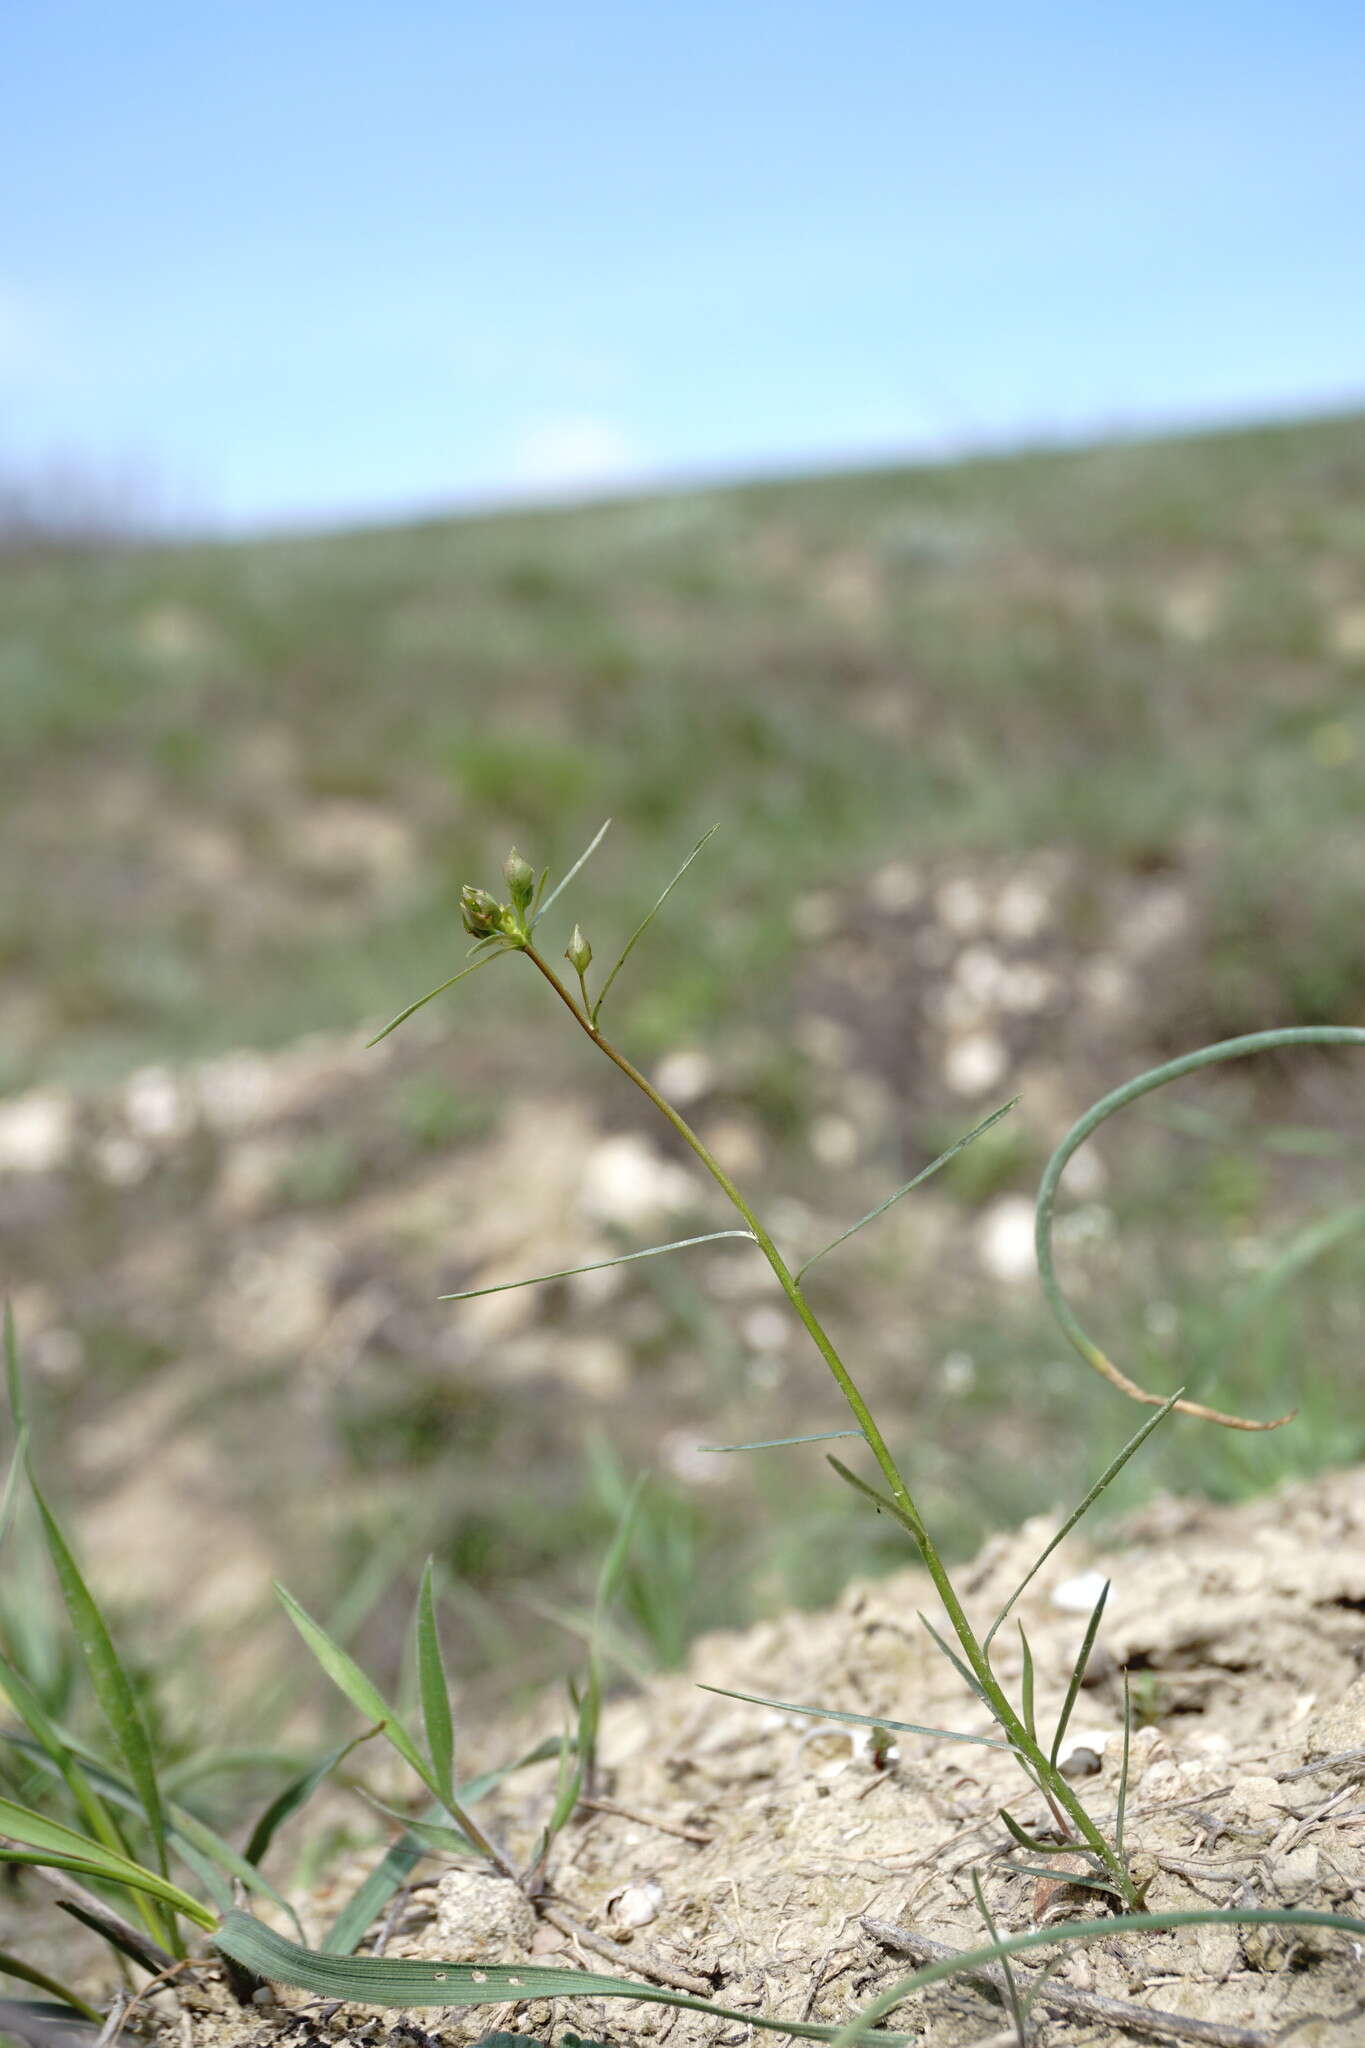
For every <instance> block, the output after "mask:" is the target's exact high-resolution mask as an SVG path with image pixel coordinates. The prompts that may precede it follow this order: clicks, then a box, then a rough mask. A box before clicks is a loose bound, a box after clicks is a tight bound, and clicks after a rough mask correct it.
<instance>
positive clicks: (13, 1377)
mask: <svg viewBox="0 0 1365 2048" xmlns="http://www.w3.org/2000/svg"><path fill="white" fill-rule="evenodd" d="M3 1323H4V1345H5V1392H6V1394H7V1396H8V1398H9V1412H10V1420H11V1421H12V1422H13V1424H14V1433H15V1435H16V1436H22V1435H23V1434H24V1431H25V1429H26V1428H27V1427H28V1418H27V1415H26V1414H25V1411H24V1389H23V1385H22V1383H21V1381H20V1378H19V1346H18V1343H17V1341H16V1339H15V1335H14V1307H13V1304H12V1303H11V1302H10V1301H8V1300H6V1302H5V1312H4V1317H3Z"/></svg>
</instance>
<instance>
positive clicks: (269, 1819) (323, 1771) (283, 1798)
mask: <svg viewBox="0 0 1365 2048" xmlns="http://www.w3.org/2000/svg"><path fill="white" fill-rule="evenodd" d="M378 1733H379V1730H378V1728H367V1729H366V1730H365V1732H364V1734H363V1735H353V1736H352V1737H351V1740H350V1741H349V1742H343V1743H341V1744H340V1745H339V1746H338V1747H337V1748H336V1749H329V1750H328V1751H327V1752H326V1754H325V1755H324V1756H320V1757H319V1758H318V1760H317V1762H316V1763H314V1764H310V1765H309V1767H308V1769H307V1770H306V1771H301V1772H300V1773H299V1775H298V1777H296V1778H293V1779H291V1780H290V1782H289V1784H287V1785H286V1786H285V1787H284V1790H283V1791H282V1792H277V1793H276V1795H275V1797H274V1798H273V1799H272V1800H271V1802H270V1804H269V1806H267V1807H266V1809H265V1811H264V1813H263V1814H262V1815H261V1817H260V1819H259V1820H258V1821H257V1822H256V1825H255V1827H254V1828H253V1829H252V1830H251V1834H250V1836H249V1837H248V1840H247V1845H246V1848H245V1849H244V1850H243V1852H242V1854H243V1856H244V1858H245V1860H246V1861H247V1862H248V1863H250V1864H257V1863H259V1862H260V1861H261V1859H262V1857H263V1856H264V1855H265V1853H266V1850H267V1849H268V1848H269V1847H270V1844H271V1843H272V1842H273V1841H274V1839H275V1834H276V1831H277V1829H279V1828H281V1827H282V1826H283V1825H284V1823H285V1821H287V1820H288V1819H289V1818H290V1816H291V1815H292V1814H295V1813H297V1812H298V1810H299V1808H300V1807H301V1806H304V1805H306V1804H307V1802H308V1801H309V1800H310V1799H311V1798H312V1796H313V1794H314V1793H315V1792H316V1791H317V1789H318V1786H319V1785H320V1784H321V1783H322V1781H323V1779H324V1778H328V1777H330V1776H331V1774H332V1772H333V1771H334V1770H335V1769H336V1768H337V1766H338V1765H339V1764H341V1763H344V1761H345V1760H346V1758H347V1757H348V1756H349V1755H350V1754H351V1751H352V1750H353V1749H357V1748H358V1747H359V1746H360V1744H361V1743H362V1742H372V1741H373V1740H374V1738H375V1736H376V1735H377V1734H378Z"/></svg>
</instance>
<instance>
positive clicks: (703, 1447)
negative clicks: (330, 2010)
mask: <svg viewBox="0 0 1365 2048" xmlns="http://www.w3.org/2000/svg"><path fill="white" fill-rule="evenodd" d="M861 1435H862V1431H861V1430H860V1429H822V1430H818V1431H817V1432H816V1434H815V1435H814V1436H773V1437H766V1438H765V1439H764V1440H763V1441H762V1442H761V1443H756V1444H698V1445H697V1449H698V1450H699V1451H708V1452H711V1453H713V1454H714V1455H715V1456H717V1457H719V1456H720V1455H721V1454H722V1453H723V1452H727V1451H781V1450H785V1448H786V1447H787V1445H788V1444H828V1443H833V1442H834V1440H835V1438H836V1437H841V1436H861Z"/></svg>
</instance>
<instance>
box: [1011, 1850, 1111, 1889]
mask: <svg viewBox="0 0 1365 2048" xmlns="http://www.w3.org/2000/svg"><path fill="white" fill-rule="evenodd" d="M1021 1839H1022V1837H1021ZM1024 1846H1025V1848H1030V1847H1031V1848H1034V1849H1046V1850H1049V1851H1052V1850H1055V1849H1056V1847H1057V1844H1056V1843H1055V1842H1033V1843H1028V1842H1025V1844H1024ZM1005 1868H1006V1869H1007V1870H1012V1871H1013V1872H1014V1873H1015V1875H1016V1876H1017V1877H1047V1878H1051V1879H1052V1881H1053V1883H1054V1884H1055V1883H1057V1881H1058V1880H1059V1879H1060V1881H1061V1882H1062V1883H1063V1884H1068V1885H1071V1884H1074V1885H1075V1886H1076V1887H1077V1889H1078V1890H1080V1891H1083V1892H1105V1893H1106V1894H1107V1895H1108V1896H1109V1897H1110V1898H1111V1899H1116V1898H1117V1897H1118V1896H1119V1893H1118V1887H1117V1886H1116V1885H1115V1883H1114V1880H1113V1878H1112V1877H1096V1876H1093V1875H1092V1874H1091V1873H1090V1872H1089V1871H1086V1870H1059V1869H1058V1868H1057V1866H1056V1864H1055V1863H1008V1864H1006V1866H1005Z"/></svg>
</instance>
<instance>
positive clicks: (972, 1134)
mask: <svg viewBox="0 0 1365 2048" xmlns="http://www.w3.org/2000/svg"><path fill="white" fill-rule="evenodd" d="M1019 1100H1020V1098H1019V1096H1017V1095H1012V1096H1011V1097H1010V1099H1009V1101H1008V1102H1005V1103H1002V1104H1001V1106H1000V1108H999V1109H993V1110H992V1111H991V1113H990V1115H989V1116H988V1117H983V1118H982V1120H981V1122H980V1123H979V1124H978V1125H977V1126H976V1128H975V1130H971V1131H968V1133H967V1135H966V1137H965V1138H959V1139H958V1141H957V1143H956V1144H955V1145H950V1146H949V1147H948V1150H947V1151H946V1152H940V1153H939V1155H938V1158H937V1159H932V1160H930V1162H929V1164H928V1165H927V1166H924V1167H921V1168H920V1171H919V1172H918V1173H917V1174H916V1175H915V1176H914V1179H913V1180H908V1181H906V1183H905V1185H904V1187H900V1188H897V1189H896V1192H895V1194H894V1195H888V1196H887V1197H886V1199H885V1201H883V1202H878V1204H877V1206H876V1208H875V1209H869V1210H868V1212H867V1214H866V1216H860V1217H859V1218H858V1221H857V1222H856V1223H850V1224H849V1226H848V1229H847V1230H841V1231H840V1232H839V1235H838V1236H837V1237H832V1238H831V1239H830V1241H829V1243H828V1244H827V1245H822V1246H821V1248H820V1250H819V1251H818V1252H814V1253H812V1255H811V1257H810V1258H808V1259H807V1260H806V1263H805V1265H804V1266H802V1267H801V1268H800V1270H799V1272H798V1273H797V1275H796V1284H797V1286H798V1287H799V1286H800V1284H801V1282H802V1281H803V1280H804V1279H805V1277H806V1275H807V1273H809V1271H810V1269H811V1267H812V1266H813V1265H814V1264H815V1262H816V1260H817V1259H823V1258H824V1256H825V1254H826V1253H827V1252H832V1251H833V1250H834V1249H835V1247H836V1246H838V1245H841V1244H846V1243H847V1242H848V1240H849V1238H851V1237H853V1236H855V1235H856V1233H857V1232H858V1231H860V1230H861V1229H862V1228H863V1226H864V1225H865V1224H868V1223H875V1222H876V1220H877V1218H878V1217H879V1216H884V1215H885V1214H886V1212H887V1210H888V1209H890V1208H891V1207H893V1205H894V1204H895V1203H897V1202H899V1200H900V1199H901V1196H902V1195H908V1194H910V1193H911V1192H912V1191H913V1190H914V1189H915V1188H917V1187H919V1186H920V1185H921V1183H922V1182H924V1181H926V1180H928V1178H929V1176H930V1174H933V1173H937V1172H938V1170H939V1168H940V1166H946V1165H947V1164H948V1161H949V1160H950V1159H955V1158H956V1157H957V1155H958V1153H959V1152H963V1151H965V1150H966V1148H967V1146H968V1145H970V1144H972V1143H973V1142H974V1141H975V1140H976V1139H977V1138H979V1137H980V1136H981V1134H982V1132H983V1131H988V1130H989V1129H990V1127H991V1125H992V1124H998V1123H999V1121H1000V1119H1001V1117H1002V1116H1008V1115H1009V1113H1010V1111H1011V1110H1012V1109H1013V1108H1014V1107H1015V1105H1016V1104H1017V1103H1018V1101H1019Z"/></svg>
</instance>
